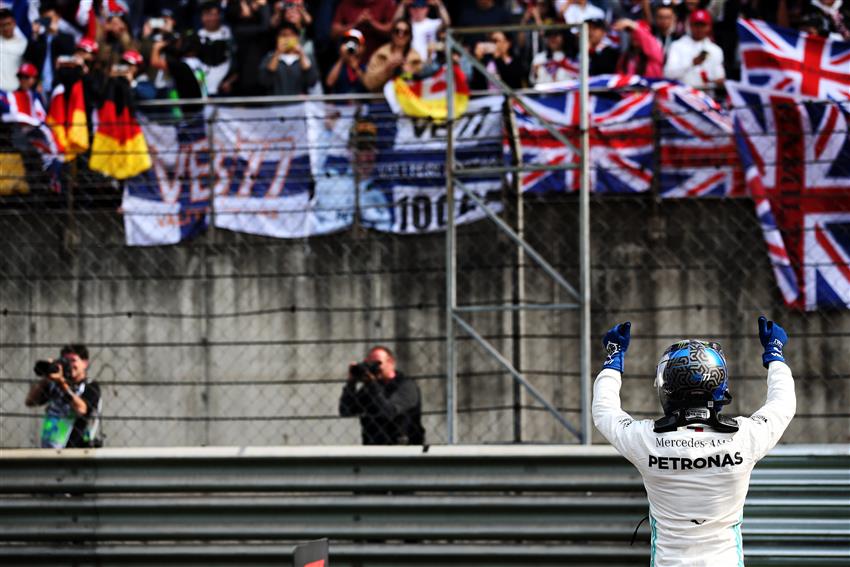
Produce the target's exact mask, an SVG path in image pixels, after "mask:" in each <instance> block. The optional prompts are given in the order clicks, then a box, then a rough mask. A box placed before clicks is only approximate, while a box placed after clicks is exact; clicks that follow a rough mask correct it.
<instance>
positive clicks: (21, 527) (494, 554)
mask: <svg viewBox="0 0 850 567" xmlns="http://www.w3.org/2000/svg"><path fill="white" fill-rule="evenodd" d="M0 471H2V473H0V475H1V476H0V509H2V513H0V562H2V564H3V565H23V564H27V565H51V566H54V567H59V566H65V565H68V566H70V565H74V566H84V565H85V566H87V565H98V566H109V567H112V566H116V567H117V566H123V565H157V566H158V567H162V566H164V565H175V566H176V565H206V566H236V565H239V566H241V567H246V566H272V565H276V566H281V565H288V564H290V561H291V552H292V547H293V545H294V544H295V543H297V542H302V541H305V540H310V539H316V538H321V537H328V538H330V541H331V555H330V557H331V564H332V565H333V566H334V567H354V566H359V567H370V566H389V565H393V566H395V567H403V566H407V565H410V566H417V567H422V566H435V567H436V566H437V565H440V566H445V565H461V564H462V565H480V566H482V567H483V566H485V565H486V566H489V567H494V566H505V567H507V566H511V567H519V566H528V565H571V566H573V565H609V566H610V565H624V566H625V565H635V566H637V565H647V564H648V561H649V527H648V525H647V524H646V523H644V524H643V525H642V526H641V527H640V528H639V529H637V535H636V538H635V540H636V541H635V542H634V543H633V544H630V540H631V539H632V537H633V533H634V532H635V529H636V526H637V525H638V523H639V522H640V520H641V519H642V518H643V517H644V516H645V515H646V514H647V502H646V497H645V492H644V490H643V485H642V482H641V479H640V477H639V475H638V473H637V471H636V469H634V467H632V466H631V465H630V464H629V463H628V462H627V461H625V460H624V459H623V458H622V457H620V456H618V455H617V454H616V453H615V452H614V451H613V450H612V449H611V448H610V447H590V448H580V447H565V446H503V447H496V446H456V447H447V446H435V447H429V448H424V449H423V448H414V447H409V448H356V447H321V448H318V447H301V448H258V447H254V448H252V447H233V448H171V449H124V450H122V449H99V450H70V451H64V452H54V451H28V450H7V451H2V452H0ZM743 538H744V551H745V554H746V564H747V565H748V566H750V567H753V566H772V565H798V566H805V565H836V566H837V565H846V564H847V559H848V554H850V447H848V446H847V445H791V446H782V447H778V448H776V449H774V450H773V451H772V453H771V454H770V455H769V456H768V457H767V458H765V459H764V460H763V461H762V462H761V463H759V465H758V466H757V467H756V469H755V471H754V472H753V476H752V481H751V484H750V492H749V495H748V498H747V502H746V506H745V510H744V524H743Z"/></svg>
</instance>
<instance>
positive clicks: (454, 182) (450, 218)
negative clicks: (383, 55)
mask: <svg viewBox="0 0 850 567" xmlns="http://www.w3.org/2000/svg"><path fill="white" fill-rule="evenodd" d="M568 27H570V26H563V25H558V26H546V29H550V28H551V29H567V28H568ZM534 29H540V28H539V27H538V26H507V27H500V28H466V29H463V30H455V29H449V30H448V32H447V34H446V42H445V53H446V61H452V60H453V57H452V56H453V54H454V53H455V52H456V53H459V54H460V56H461V57H463V58H465V59H466V60H468V61H469V62H470V63H471V64H472V66H473V67H474V68H475V69H476V70H478V71H479V72H480V73H482V74H483V75H484V77H486V78H487V80H488V81H490V82H491V83H493V84H495V85H497V86H498V87H499V89H500V90H501V92H502V93H504V95H505V96H506V97H507V98H508V100H509V101H510V104H517V105H518V106H520V107H521V108H523V110H524V111H525V112H527V113H528V114H529V115H530V116H532V117H534V118H537V119H538V120H539V121H540V123H541V124H542V125H543V126H544V128H546V130H547V131H548V132H549V133H550V134H551V135H552V136H553V137H554V138H555V139H556V140H558V141H559V142H561V143H563V144H564V145H565V146H567V147H568V148H571V149H572V150H573V151H575V152H576V153H578V154H579V155H580V156H581V159H580V162H579V165H578V166H576V165H573V164H564V165H558V166H522V167H520V166H519V164H517V166H514V167H487V168H475V169H466V168H459V167H458V166H457V165H456V164H455V155H454V146H455V143H454V142H455V141H454V122H455V120H456V118H457V117H456V116H455V112H456V109H455V104H454V97H455V84H454V74H453V73H451V72H449V73H446V97H447V98H446V102H447V124H446V125H447V144H446V208H447V210H448V211H449V214H448V215H447V223H446V224H447V226H446V313H445V319H446V421H447V423H446V429H447V442H448V443H449V444H454V443H457V442H458V436H457V366H456V361H455V358H456V352H455V326H457V327H459V328H460V329H461V330H463V331H465V332H466V333H467V334H468V335H469V336H470V337H472V338H473V340H475V341H476V342H477V343H478V344H479V345H480V346H481V347H482V348H484V350H485V351H487V353H488V354H490V356H492V357H493V358H494V359H495V360H496V361H497V362H498V363H499V364H500V365H501V366H502V368H504V369H505V370H506V371H507V372H508V373H509V374H511V376H512V377H513V379H514V381H515V383H516V384H519V385H520V386H521V387H522V388H524V389H525V390H526V391H527V392H528V393H529V394H530V395H531V396H532V397H533V398H534V399H535V400H537V401H538V402H539V403H540V404H542V405H543V407H545V408H546V409H547V410H548V411H549V412H550V413H551V414H552V415H553V416H554V417H555V419H556V420H557V421H558V422H559V423H560V424H561V425H562V426H563V427H564V428H565V429H566V430H567V431H569V432H570V433H571V434H572V435H574V436H575V437H576V438H577V439H578V440H579V441H580V442H581V443H582V444H585V445H588V444H590V442H591V432H592V429H591V417H590V363H589V359H590V221H589V213H590V200H589V190H590V175H589V147H590V136H589V120H588V111H589V105H588V97H589V90H588V84H587V82H588V66H589V62H588V51H587V24H582V25H581V26H580V30H581V35H580V42H579V51H580V53H581V56H580V64H581V81H580V92H579V99H580V102H579V104H580V112H581V125H580V126H581V144H580V149H578V148H576V147H575V146H574V145H573V143H572V142H571V141H570V140H569V139H568V138H567V136H565V135H564V134H563V133H561V132H560V131H559V130H558V128H556V127H555V126H553V125H552V124H549V123H548V122H547V121H546V120H545V119H543V118H542V117H541V116H540V115H539V114H538V113H537V112H536V111H535V110H534V109H533V108H532V107H530V105H528V104H527V103H526V102H525V101H524V100H523V99H522V98H521V97H520V94H519V93H518V92H517V91H516V90H514V89H511V88H510V87H508V86H507V85H506V84H505V83H504V82H503V81H501V80H500V79H499V78H498V77H495V76H493V75H492V74H491V73H490V72H488V71H487V69H486V67H485V66H484V65H482V64H481V63H480V62H479V61H478V60H476V59H475V58H474V57H472V55H470V53H469V52H468V51H467V50H466V49H465V48H464V47H463V46H461V45H460V44H459V43H458V42H457V40H456V39H455V36H456V35H462V34H471V33H487V32H493V31H528V30H534ZM575 168H579V169H580V179H581V185H580V194H579V216H580V220H579V239H580V271H581V274H580V285H579V289H578V290H577V289H576V288H575V287H573V286H572V285H571V284H570V283H569V282H568V281H567V280H566V279H565V278H564V277H563V276H562V275H561V274H560V272H558V271H557V270H556V269H555V268H554V267H553V266H552V265H551V264H549V263H548V262H547V261H546V260H545V259H544V258H543V256H541V255H540V254H539V253H538V252H537V251H536V250H535V249H534V248H533V247H532V246H531V245H529V244H528V243H527V242H526V241H525V240H524V238H523V234H522V226H521V225H519V226H518V231H519V233H518V232H517V231H515V230H513V229H512V228H511V226H510V225H509V224H508V223H506V222H505V221H504V220H503V219H501V218H500V217H499V216H498V215H497V214H496V213H494V212H493V211H492V210H491V209H490V208H489V207H488V206H487V204H486V203H485V202H484V201H483V199H481V198H480V197H479V196H478V195H477V194H475V192H474V191H472V190H470V189H469V188H468V187H466V186H465V185H464V183H462V182H461V181H459V180H458V179H457V178H458V177H465V176H467V175H482V174H491V175H492V174H500V173H518V172H519V171H526V170H535V171H551V170H566V169H575ZM455 191H460V192H462V193H463V194H464V195H465V196H467V197H468V198H469V199H471V200H472V201H473V202H474V203H475V204H476V205H477V206H478V207H480V209H481V210H482V211H483V212H484V213H485V215H486V216H487V217H488V218H489V220H490V221H491V222H493V223H494V224H495V225H496V227H497V228H498V229H499V230H500V231H501V232H502V233H503V234H505V235H507V236H508V237H509V238H510V240H511V241H513V243H514V244H515V245H516V246H517V247H518V258H521V259H522V258H524V257H526V256H527V257H528V258H530V259H531V260H532V261H533V262H534V263H535V264H537V265H538V266H539V267H540V268H541V269H542V270H543V271H544V272H545V273H546V274H547V275H548V276H549V277H550V278H552V280H554V281H555V282H556V283H557V284H558V286H559V287H560V288H562V289H563V290H564V291H566V293H567V294H568V295H569V296H570V297H573V298H575V299H576V301H577V303H551V304H525V303H524V302H520V303H514V304H507V305H469V306H459V305H458V304H457V273H456V272H457V242H456V238H457V235H456V224H455V218H454V217H455V214H456V213H455ZM518 206H520V207H521V206H522V200H521V199H519V200H518ZM522 281H523V280H522V278H520V279H519V285H522ZM515 297H516V294H515ZM518 297H523V294H522V292H520V293H519V296H518ZM544 309H545V310H569V309H578V310H580V314H581V329H580V378H579V379H580V381H581V387H580V390H581V408H582V410H581V413H582V415H581V425H580V427H575V426H574V425H573V424H571V423H570V422H569V421H568V420H567V419H566V418H565V417H564V416H563V415H562V414H561V413H560V411H558V408H557V407H555V406H554V405H553V404H552V403H551V402H549V401H548V400H547V399H546V398H545V397H544V396H543V395H542V393H541V392H539V391H538V390H537V389H536V388H535V387H534V386H533V385H532V384H531V383H530V382H529V381H528V380H527V379H526V378H525V376H523V374H522V373H521V372H520V371H519V370H518V369H516V368H515V367H514V366H513V365H512V364H511V362H510V361H509V360H508V359H507V358H505V357H504V356H503V355H502V353H501V352H499V350H498V349H497V348H496V347H494V346H493V345H492V344H491V343H490V342H489V341H487V340H486V339H485V338H484V337H483V336H481V335H480V334H479V333H478V332H477V331H476V330H475V328H474V327H473V326H472V325H471V324H470V323H469V322H468V321H467V320H465V319H464V318H463V316H462V314H464V313H476V312H485V311H513V312H520V311H525V310H544ZM520 340H521V339H520ZM515 437H516V433H515Z"/></svg>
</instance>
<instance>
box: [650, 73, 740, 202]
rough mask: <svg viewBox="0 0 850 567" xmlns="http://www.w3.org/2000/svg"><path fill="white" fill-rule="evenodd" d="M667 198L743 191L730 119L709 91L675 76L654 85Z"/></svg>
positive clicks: (662, 185)
mask: <svg viewBox="0 0 850 567" xmlns="http://www.w3.org/2000/svg"><path fill="white" fill-rule="evenodd" d="M653 89H654V91H655V103H656V111H657V119H658V120H657V122H656V124H657V128H658V138H659V143H660V146H661V147H660V150H661V152H660V154H661V163H660V168H659V170H658V175H659V191H660V194H661V196H662V197H665V198H681V197H732V196H742V195H744V193H745V188H744V182H743V175H742V172H741V169H740V166H739V165H738V163H739V162H738V154H737V151H736V149H735V141H734V139H733V137H732V118H731V117H730V116H729V114H728V113H726V112H724V111H723V109H722V108H721V107H720V105H718V104H717V102H715V101H714V99H712V98H711V97H710V96H708V95H706V94H705V93H703V92H700V91H698V90H696V89H693V88H691V87H687V86H685V85H681V84H679V83H676V82H673V81H656V82H655V83H654V84H653Z"/></svg>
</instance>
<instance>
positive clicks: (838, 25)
mask: <svg viewBox="0 0 850 567" xmlns="http://www.w3.org/2000/svg"><path fill="white" fill-rule="evenodd" d="M803 14H804V16H808V15H816V16H821V17H823V18H824V19H825V20H826V22H827V26H828V30H829V35H830V37H832V38H834V39H837V40H844V41H848V40H850V2H847V1H844V2H842V0H809V2H808V6H806V7H805V8H803Z"/></svg>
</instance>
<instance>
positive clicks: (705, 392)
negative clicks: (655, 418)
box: [655, 339, 732, 415]
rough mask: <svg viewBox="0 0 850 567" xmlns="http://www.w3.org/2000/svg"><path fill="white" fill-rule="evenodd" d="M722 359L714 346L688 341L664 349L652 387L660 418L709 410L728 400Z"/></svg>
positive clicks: (728, 395)
mask: <svg viewBox="0 0 850 567" xmlns="http://www.w3.org/2000/svg"><path fill="white" fill-rule="evenodd" d="M728 377H729V373H728V371H727V370H726V357H725V356H724V355H723V349H722V348H721V347H720V345H719V344H718V343H714V342H708V341H702V340H695V339H689V340H684V341H679V342H677V343H674V344H672V345H670V346H669V347H667V349H666V350H665V351H664V354H662V355H661V359H660V360H659V361H658V367H657V368H656V371H655V387H656V388H657V390H658V400H659V401H660V402H661V407H662V408H664V414H665V415H670V414H672V413H673V412H674V411H676V410H679V409H686V408H694V407H712V408H714V409H715V410H717V411H719V410H720V409H721V408H722V406H723V405H725V404H727V403H729V402H730V401H731V400H732V395H731V394H730V393H729V381H728Z"/></svg>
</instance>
